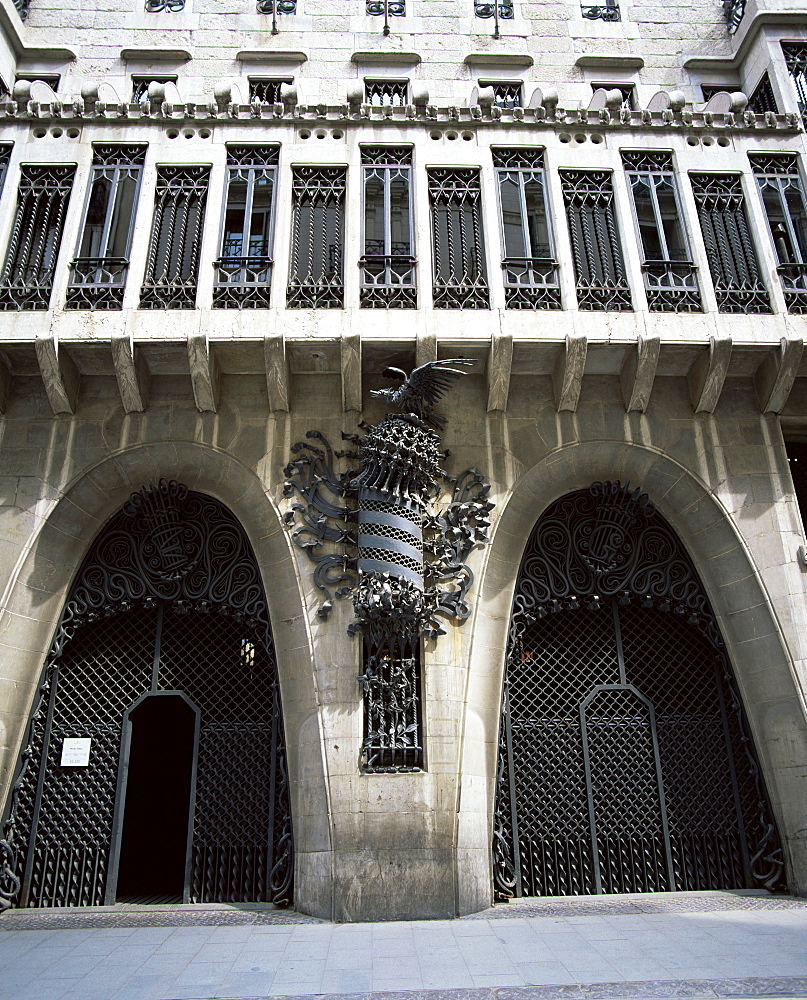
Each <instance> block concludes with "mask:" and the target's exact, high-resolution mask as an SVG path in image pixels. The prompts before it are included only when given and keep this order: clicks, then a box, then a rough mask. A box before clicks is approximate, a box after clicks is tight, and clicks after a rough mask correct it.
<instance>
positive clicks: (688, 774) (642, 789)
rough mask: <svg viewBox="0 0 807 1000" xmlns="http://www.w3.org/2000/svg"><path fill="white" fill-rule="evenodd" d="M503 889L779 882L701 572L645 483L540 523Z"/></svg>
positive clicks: (518, 631) (505, 766) (530, 552)
mask: <svg viewBox="0 0 807 1000" xmlns="http://www.w3.org/2000/svg"><path fill="white" fill-rule="evenodd" d="M493 861H494V879H495V890H496V894H497V897H498V898H508V897H510V896H513V895H519V896H520V895H560V896H565V895H578V894H587V893H618V892H655V891H664V890H682V889H718V888H725V889H732V888H744V887H748V888H755V887H761V886H764V887H767V888H777V887H780V886H781V883H782V867H783V866H782V852H781V848H780V845H779V840H778V836H777V833H776V829H775V826H774V823H773V819H772V816H771V811H770V806H769V804H768V798H767V794H766V791H765V787H764V783H763V781H762V777H761V773H760V768H759V763H758V761H757V759H756V756H755V753H754V747H753V741H752V738H751V735H750V732H749V730H748V726H747V722H746V720H745V716H744V713H743V709H742V705H741V701H740V696H739V692H738V690H737V687H736V684H735V682H734V678H733V676H732V673H731V667H730V665H729V661H728V658H727V656H726V653H725V650H724V647H723V642H722V639H721V637H720V633H719V630H718V627H717V623H716V621H715V618H714V615H713V613H712V611H711V608H710V607H709V603H708V601H707V598H706V595H705V593H704V590H703V587H702V585H701V583H700V580H699V578H698V576H697V573H696V571H695V568H694V566H693V565H692V563H691V561H690V560H689V557H688V556H687V555H686V553H685V552H684V550H683V547H682V546H681V544H680V542H679V541H678V539H677V537H676V536H675V534H674V532H673V531H672V529H671V528H670V527H669V525H668V524H667V523H666V521H664V519H663V518H662V517H661V515H660V514H658V513H657V512H656V511H655V510H654V509H653V507H652V506H651V504H650V503H649V500H648V498H647V496H646V495H644V494H642V493H641V491H640V490H633V491H629V490H628V488H627V487H622V486H621V485H620V484H619V483H618V482H617V483H595V484H594V485H593V486H592V487H591V488H590V489H588V490H581V491H579V492H577V493H572V494H570V495H568V496H566V497H563V498H562V499H561V500H558V501H557V502H556V503H554V504H553V505H552V506H551V507H550V508H549V509H548V510H547V511H546V513H545V514H544V515H543V516H542V517H541V518H540V519H539V521H538V523H537V524H536V526H535V529H534V531H533V533H532V536H531V537H530V540H529V542H528V544H527V548H526V551H525V554H524V558H523V561H522V564H521V569H520V572H519V577H518V581H517V584H516V595H515V599H514V603H513V613H512V619H511V623H510V634H509V644H508V652H507V662H506V668H505V680H504V693H503V698H502V715H501V725H500V734H499V755H498V767H497V781H496V805H495V819H494V841H493Z"/></svg>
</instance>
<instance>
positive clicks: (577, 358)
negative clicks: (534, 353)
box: [552, 333, 588, 412]
mask: <svg viewBox="0 0 807 1000" xmlns="http://www.w3.org/2000/svg"><path fill="white" fill-rule="evenodd" d="M587 353H588V338H587V337H586V336H585V335H584V334H581V333H567V334H566V344H565V346H564V347H562V348H561V350H560V353H559V354H558V357H557V360H556V361H555V367H554V369H553V371H552V389H553V391H554V394H555V407H556V408H557V410H558V411H560V410H571V411H572V412H574V411H575V410H576V409H577V402H578V400H579V399H580V390H581V388H582V387H583V373H584V372H585V370H586V354H587Z"/></svg>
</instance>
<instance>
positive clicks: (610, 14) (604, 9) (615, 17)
mask: <svg viewBox="0 0 807 1000" xmlns="http://www.w3.org/2000/svg"><path fill="white" fill-rule="evenodd" d="M580 13H581V14H582V15H583V17H584V18H586V20H587V21H619V20H621V18H620V15H619V4H618V3H616V0H606V3H603V4H590V3H583V4H580Z"/></svg>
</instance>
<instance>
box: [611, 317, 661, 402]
mask: <svg viewBox="0 0 807 1000" xmlns="http://www.w3.org/2000/svg"><path fill="white" fill-rule="evenodd" d="M660 348H661V340H660V339H659V338H658V337H657V336H655V335H654V336H650V337H643V336H641V335H640V336H639V342H638V343H637V345H636V347H631V348H628V351H627V353H626V354H625V360H624V361H623V362H622V370H621V371H620V373H619V380H620V382H621V384H622V398H623V400H624V402H625V411H626V412H627V413H630V412H631V411H633V410H638V411H639V412H640V413H646V412H647V407H648V406H649V405H650V393H651V392H652V391H653V382H654V381H655V378H656V369H657V368H658V356H659V351H660Z"/></svg>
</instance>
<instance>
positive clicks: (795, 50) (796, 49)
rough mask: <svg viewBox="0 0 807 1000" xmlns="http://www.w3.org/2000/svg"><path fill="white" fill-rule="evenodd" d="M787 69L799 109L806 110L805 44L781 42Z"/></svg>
mask: <svg viewBox="0 0 807 1000" xmlns="http://www.w3.org/2000/svg"><path fill="white" fill-rule="evenodd" d="M781 44H782V52H783V53H784V56H785V65H786V66H787V71H788V73H790V76H791V77H792V78H793V83H794V84H795V85H796V94H797V96H798V102H799V111H800V112H801V113H802V116H803V115H804V114H805V112H807V45H805V44H803V43H802V44H799V43H798V42H782V43H781Z"/></svg>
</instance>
